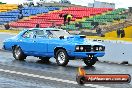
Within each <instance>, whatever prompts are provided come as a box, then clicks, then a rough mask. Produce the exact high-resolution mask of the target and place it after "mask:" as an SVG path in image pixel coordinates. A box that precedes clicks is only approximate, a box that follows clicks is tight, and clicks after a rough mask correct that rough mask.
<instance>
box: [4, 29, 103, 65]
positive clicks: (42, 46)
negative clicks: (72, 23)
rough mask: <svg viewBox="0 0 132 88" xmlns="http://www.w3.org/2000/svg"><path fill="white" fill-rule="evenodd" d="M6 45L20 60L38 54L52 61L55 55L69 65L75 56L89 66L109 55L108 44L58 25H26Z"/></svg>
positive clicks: (57, 60) (37, 55)
mask: <svg viewBox="0 0 132 88" xmlns="http://www.w3.org/2000/svg"><path fill="white" fill-rule="evenodd" d="M3 48H4V49H5V50H9V51H12V53H13V57H14V58H15V59H16V60H24V59H26V57H27V56H34V57H39V58H40V59H41V60H44V61H46V62H49V59H50V58H51V57H54V58H55V59H56V62H57V64H58V65H59V66H66V65H67V64H68V62H69V60H74V59H82V60H83V61H84V63H85V64H86V65H87V66H92V65H94V64H95V63H96V61H97V60H98V59H97V57H102V56H104V55H105V46H104V45H102V44H100V43H97V42H94V41H91V40H88V39H87V38H86V36H84V35H70V34H69V33H68V32H67V31H66V30H63V29H57V28H32V29H25V30H23V31H21V32H20V33H19V34H18V35H16V36H14V37H12V38H9V39H6V40H5V41H4V43H3Z"/></svg>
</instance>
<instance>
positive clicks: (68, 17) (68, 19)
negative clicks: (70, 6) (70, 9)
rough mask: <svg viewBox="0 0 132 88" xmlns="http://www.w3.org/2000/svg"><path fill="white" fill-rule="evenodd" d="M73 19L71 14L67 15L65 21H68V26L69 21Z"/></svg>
mask: <svg viewBox="0 0 132 88" xmlns="http://www.w3.org/2000/svg"><path fill="white" fill-rule="evenodd" d="M72 18H73V15H72V14H68V15H67V21H68V25H69V24H70V21H71V19H72Z"/></svg>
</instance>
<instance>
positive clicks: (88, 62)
mask: <svg viewBox="0 0 132 88" xmlns="http://www.w3.org/2000/svg"><path fill="white" fill-rule="evenodd" d="M96 61H97V57H93V58H86V59H84V63H85V64H86V65H87V66H93V65H94V64H95V63H96Z"/></svg>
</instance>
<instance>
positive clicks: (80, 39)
mask: <svg viewBox="0 0 132 88" xmlns="http://www.w3.org/2000/svg"><path fill="white" fill-rule="evenodd" d="M64 40H66V41H67V42H68V43H70V44H75V45H103V44H101V43H98V42H95V41H92V40H88V38H86V36H84V35H73V36H69V37H67V38H65V39H64Z"/></svg>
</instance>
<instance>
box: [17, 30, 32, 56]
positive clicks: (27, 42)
mask: <svg viewBox="0 0 132 88" xmlns="http://www.w3.org/2000/svg"><path fill="white" fill-rule="evenodd" d="M19 45H20V46H21V48H22V50H23V51H24V53H26V54H27V55H33V53H34V31H33V30H28V31H26V32H25V33H24V34H23V35H22V38H21V40H20V44H19Z"/></svg>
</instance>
